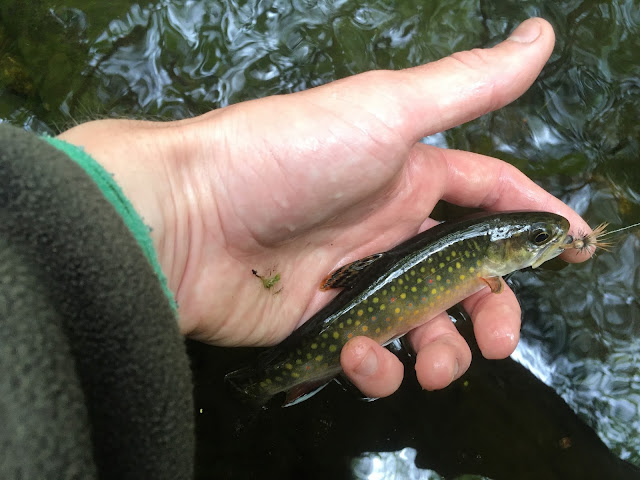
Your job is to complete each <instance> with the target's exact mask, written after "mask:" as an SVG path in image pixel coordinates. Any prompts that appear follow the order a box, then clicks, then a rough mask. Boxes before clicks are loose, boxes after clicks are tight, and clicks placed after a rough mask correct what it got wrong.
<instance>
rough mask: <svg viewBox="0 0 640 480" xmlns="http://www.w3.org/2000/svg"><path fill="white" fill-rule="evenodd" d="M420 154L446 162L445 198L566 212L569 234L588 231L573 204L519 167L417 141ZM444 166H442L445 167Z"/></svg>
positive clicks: (579, 255)
mask: <svg viewBox="0 0 640 480" xmlns="http://www.w3.org/2000/svg"><path fill="white" fill-rule="evenodd" d="M416 148H418V149H419V151H420V152H421V153H420V156H422V157H423V158H425V157H426V158H428V159H429V160H430V161H431V162H436V163H442V164H444V165H445V167H444V168H446V171H447V173H446V180H445V181H444V183H443V184H442V185H441V189H442V190H441V197H442V199H443V200H446V201H448V202H451V203H454V204H456V205H461V206H465V207H477V208H483V209H485V210H489V211H495V212H500V211H509V210H540V211H545V212H552V213H557V214H558V215H562V216H563V217H565V218H566V219H567V220H569V223H570V224H571V227H570V229H569V234H570V235H573V236H576V235H578V234H588V233H590V232H591V228H590V227H589V225H588V224H587V223H586V222H585V221H584V220H583V219H582V217H580V215H578V214H577V213H576V212H575V211H574V210H573V209H572V208H571V207H569V206H568V205H567V204H565V203H564V202H562V201H561V200H560V199H558V198H556V197H554V196H553V195H551V194H550V193H549V192H547V191H546V190H544V189H543V188H542V187H540V186H538V185H537V184H536V183H534V182H533V180H531V179H530V178H528V177H527V176H526V175H525V174H524V173H522V172H521V171H520V170H518V169H517V168H516V167H514V166H512V165H510V164H508V163H506V162H503V161H502V160H498V159H496V158H492V157H487V156H485V155H480V154H476V153H469V152H463V151H460V150H444V149H440V148H437V147H432V146H429V145H422V144H420V145H416ZM441 168H442V167H441ZM590 257H591V253H589V252H588V251H586V250H585V251H584V252H576V251H573V252H564V253H563V254H562V256H561V258H562V259H563V260H565V261H567V262H572V263H574V262H582V261H584V260H587V259H588V258H590Z"/></svg>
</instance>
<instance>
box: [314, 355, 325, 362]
mask: <svg viewBox="0 0 640 480" xmlns="http://www.w3.org/2000/svg"><path fill="white" fill-rule="evenodd" d="M323 358H324V357H323V356H322V355H317V356H316V362H321V361H322V359H323Z"/></svg>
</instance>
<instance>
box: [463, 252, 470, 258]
mask: <svg viewBox="0 0 640 480" xmlns="http://www.w3.org/2000/svg"><path fill="white" fill-rule="evenodd" d="M464 256H465V257H467V258H469V257H470V256H471V254H470V253H469V250H465V251H464Z"/></svg>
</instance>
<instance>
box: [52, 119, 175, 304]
mask: <svg viewBox="0 0 640 480" xmlns="http://www.w3.org/2000/svg"><path fill="white" fill-rule="evenodd" d="M162 127H164V128H162ZM171 130H172V129H171V128H170V124H161V123H153V122H143V121H133V120H98V121H93V122H88V123H85V124H82V125H78V126H76V127H74V128H72V129H70V130H68V131H66V132H64V133H62V134H60V135H59V136H58V138H59V139H60V140H64V141H66V142H68V143H71V144H74V145H77V146H80V147H82V148H83V149H84V150H85V152H87V153H88V154H89V155H91V157H92V158H93V159H94V160H95V161H96V162H98V163H99V164H100V165H101V166H102V167H103V168H104V169H105V170H106V171H107V172H108V173H109V174H111V175H112V176H113V179H114V180H115V182H116V183H117V185H118V186H119V187H120V188H121V189H122V191H123V192H124V195H125V196H126V198H127V199H128V200H129V201H130V202H131V204H132V205H133V207H134V209H135V211H136V212H137V213H138V215H139V216H140V217H141V218H142V221H143V222H144V224H145V225H147V226H148V227H149V228H150V237H151V240H152V242H153V247H154V249H155V253H156V255H157V259H158V262H159V264H160V268H161V270H162V272H159V273H164V275H165V276H166V278H167V280H168V284H169V288H170V290H171V291H173V292H174V293H175V292H176V287H177V283H176V280H175V279H176V277H177V278H178V279H179V278H180V274H179V272H176V270H177V269H176V265H175V262H174V261H173V255H172V254H173V251H172V247H173V246H174V245H175V242H174V240H173V238H171V234H172V233H175V231H176V228H175V227H174V225H175V219H176V218H177V214H176V202H175V201H174V195H173V192H172V185H175V183H174V182H173V181H172V180H173V179H171V178H170V176H171V172H170V168H169V167H168V164H171V162H169V161H168V158H169V157H170V153H171V152H172V151H173V148H172V147H173V144H174V138H173V136H172V135H171V134H170V132H171Z"/></svg>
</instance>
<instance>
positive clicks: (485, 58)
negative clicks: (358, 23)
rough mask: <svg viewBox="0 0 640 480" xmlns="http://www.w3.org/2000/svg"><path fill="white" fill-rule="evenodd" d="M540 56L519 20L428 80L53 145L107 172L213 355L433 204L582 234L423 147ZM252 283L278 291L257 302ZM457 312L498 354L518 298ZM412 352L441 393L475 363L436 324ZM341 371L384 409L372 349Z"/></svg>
mask: <svg viewBox="0 0 640 480" xmlns="http://www.w3.org/2000/svg"><path fill="white" fill-rule="evenodd" d="M527 40H528V41H527ZM553 43H554V35H553V31H552V29H551V26H550V25H549V24H548V23H547V22H545V21H544V20H541V19H531V20H528V21H526V22H525V23H524V24H523V25H522V26H521V27H520V28H519V29H517V30H516V32H514V36H512V37H511V39H509V40H506V41H505V42H503V43H501V44H499V45H497V46H496V47H494V48H491V49H487V50H473V51H468V52H461V53H456V54H454V55H452V56H451V57H448V58H445V59H443V60H440V61H437V62H433V63H430V64H427V65H424V66H420V67H416V68H411V69H407V70H403V71H396V72H391V71H375V72H368V73H365V74H361V75H356V76H353V77H350V78H347V79H344V80H340V81H336V82H333V83H330V84H328V85H325V86H322V87H318V88H314V89H311V90H308V91H304V92H299V93H295V94H290V95H283V96H274V97H268V98H264V99H260V100H256V101H251V102H245V103H241V104H238V105H233V106H230V107H226V108H223V109H220V110H216V111H213V112H210V113H208V114H205V115H202V116H199V117H196V118H193V119H189V120H183V121H177V122H168V123H152V122H137V121H126V120H102V121H96V122H90V123H87V124H84V125H80V126H78V127H75V128H73V129H71V130H69V131H67V132H65V133H63V134H62V135H61V136H60V138H62V139H64V140H67V141H69V142H70V143H75V144H78V145H83V146H84V147H85V149H86V150H87V151H88V152H89V153H91V154H92V155H93V156H94V158H96V159H97V160H98V161H99V162H101V163H102V164H103V165H104V167H105V168H106V169H107V170H108V171H110V172H112V173H114V174H115V178H116V180H117V181H118V183H119V184H120V185H121V186H122V187H123V189H124V191H125V193H126V194H127V195H128V197H129V198H130V199H131V200H132V202H133V204H134V206H135V207H136V209H137V210H138V211H139V212H140V213H141V214H142V216H143V218H144V219H145V221H146V222H147V223H148V224H150V225H151V226H152V227H153V232H152V237H153V240H154V244H155V247H156V250H157V252H158V256H159V260H160V263H161V265H162V267H163V270H164V272H165V274H166V275H167V277H168V280H169V286H170V288H171V289H172V291H173V292H174V293H175V296H176V299H177V302H178V305H179V315H180V319H179V321H180V326H181V330H182V331H183V332H184V333H185V334H187V335H189V336H191V337H193V338H195V339H199V340H202V341H205V342H209V343H213V344H216V345H226V346H232V345H250V346H258V345H272V344H275V343H278V342H279V341H281V340H283V339H284V338H285V337H287V336H288V335H289V334H290V333H291V332H292V331H293V330H294V329H295V328H296V327H297V326H298V325H300V323H302V322H303V321H304V320H306V319H308V318H309V317H310V316H311V315H312V314H313V313H314V312H315V311H317V310H318V309H319V308H320V307H321V306H322V305H323V304H325V303H327V302H328V301H329V300H330V299H331V298H332V296H333V295H335V293H332V292H323V291H320V290H319V288H318V287H319V285H320V282H321V280H322V279H323V278H324V277H325V276H326V275H327V274H328V273H329V272H331V271H332V270H334V269H335V268H337V267H339V266H341V265H343V264H345V263H348V262H350V261H352V260H355V259H358V258H361V257H364V256H367V255H369V254H372V253H375V252H380V251H384V250H387V249H389V248H391V247H392V246H394V245H396V244H398V243H399V242H401V241H402V240H404V239H406V238H408V237H410V236H412V235H414V234H416V233H417V232H418V231H420V230H424V229H426V228H429V227H430V226H432V225H433V224H434V223H435V222H434V221H433V220H431V219H429V214H430V212H431V210H432V209H433V207H434V205H435V204H436V202H437V201H438V200H440V199H445V200H447V201H449V202H452V203H456V204H458V205H464V206H471V207H482V208H484V209H487V210H493V211H501V210H518V209H522V210H547V211H552V212H556V213H559V214H561V215H563V216H565V217H567V218H568V219H569V220H570V222H571V224H572V229H573V230H574V231H575V230H581V231H584V232H589V231H590V229H589V227H588V226H587V225H586V224H585V222H584V221H583V220H582V219H581V218H580V217H579V216H578V215H577V214H576V213H575V212H573V211H572V210H571V209H570V208H569V207H567V206H566V205H564V204H563V203H562V202H560V201H559V200H558V199H556V198H554V197H552V196H551V195H550V194H548V193H547V192H545V191H544V190H542V189H541V188H539V187H538V186H536V185H535V184H534V183H533V182H531V181H530V180H529V179H527V178H526V177H525V176H524V175H523V174H522V173H520V172H519V171H518V170H516V169H515V168H514V167H512V166H510V165H508V164H506V163H504V162H501V161H499V160H496V159H493V158H489V157H483V156H480V155H476V154H472V153H468V152H461V151H455V150H443V149H439V148H435V147H432V146H427V145H423V144H421V143H418V141H419V140H420V139H421V138H422V137H424V136H428V135H432V134H434V133H437V132H441V131H443V130H446V129H448V128H451V127H454V126H456V125H459V124H461V123H463V122H466V121H469V120H471V119H473V118H476V117H478V116H480V115H482V114H484V113H487V112H489V111H492V110H495V109H497V108H500V107H502V106H504V105H505V104H507V103H509V102H511V101H513V100H514V99H515V98H517V97H518V96H519V95H521V94H522V93H523V92H524V91H525V90H526V89H527V88H528V87H529V86H530V84H531V83H532V82H533V80H534V79H535V77H536V76H537V75H538V73H539V72H540V70H541V69H542V66H543V65H544V63H545V62H546V60H547V59H548V57H549V55H550V54H551V50H552V48H553ZM564 255H565V257H567V256H568V255H569V254H568V253H565V254H564ZM572 255H573V257H572V258H571V259H569V260H572V261H580V260H584V259H586V258H587V255H586V254H585V255H583V256H582V257H580V256H576V255H575V254H572ZM254 269H255V270H257V271H258V272H259V273H261V274H263V275H268V274H275V273H279V274H280V278H281V280H280V281H279V283H277V284H276V286H275V287H273V288H272V289H265V288H264V287H263V285H262V283H261V282H260V281H259V280H258V279H256V278H255V277H254V276H253V274H252V270H254ZM276 292H279V293H276ZM464 306H465V308H466V309H467V311H468V312H469V313H470V315H471V317H472V319H473V322H474V330H475V334H476V338H477V341H478V345H479V347H480V349H481V351H482V353H483V355H484V356H485V357H487V358H504V357H506V356H508V355H509V354H511V352H512V351H513V350H514V348H515V346H516V344H517V342H518V338H519V333H518V332H519V328H520V308H519V305H518V302H517V300H516V298H515V296H514V294H513V292H511V290H509V289H508V287H507V288H505V291H504V292H503V293H502V294H500V295H489V294H488V291H487V289H485V290H483V291H481V292H479V293H477V294H475V295H473V296H472V297H470V298H468V299H467V300H466V301H465V302H464ZM409 338H410V340H411V342H412V344H413V346H414V347H415V348H416V351H417V352H418V354H417V362H416V371H417V375H418V379H419V381H420V383H421V384H422V386H423V387H424V388H427V389H437V388H443V387H445V386H446V385H448V384H449V383H450V382H451V381H452V380H454V379H455V378H458V377H459V376H460V375H462V374H463V373H464V372H465V371H466V369H467V368H468V366H469V364H470V361H471V353H470V350H469V347H468V345H467V344H466V342H465V341H464V339H463V338H462V337H461V336H460V335H459V334H458V332H457V331H456V329H455V327H454V326H453V325H452V323H451V322H450V320H449V318H448V316H447V315H446V314H445V313H442V314H440V315H438V316H437V317H435V318H433V319H432V320H430V321H429V322H427V323H426V324H425V325H423V326H421V327H419V328H417V329H415V330H414V331H412V332H410V337H409ZM341 362H342V366H343V369H344V371H345V373H346V374H347V375H348V376H349V377H350V379H351V380H352V381H353V382H354V383H355V384H356V385H357V386H358V387H359V388H360V389H361V390H362V391H363V392H364V393H365V394H367V395H369V396H385V395H389V394H390V393H392V392H393V391H395V390H396V389H397V387H398V386H399V384H400V382H401V380H402V374H403V370H402V365H401V364H400V362H399V361H398V359H397V358H396V357H395V356H394V355H393V354H391V353H390V352H389V351H388V350H386V349H384V348H383V347H381V346H379V345H378V344H376V343H375V342H374V341H373V340H370V339H368V338H364V337H358V338H354V339H352V340H351V341H349V343H348V344H347V345H346V346H345V347H344V349H343V351H342V356H341Z"/></svg>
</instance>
